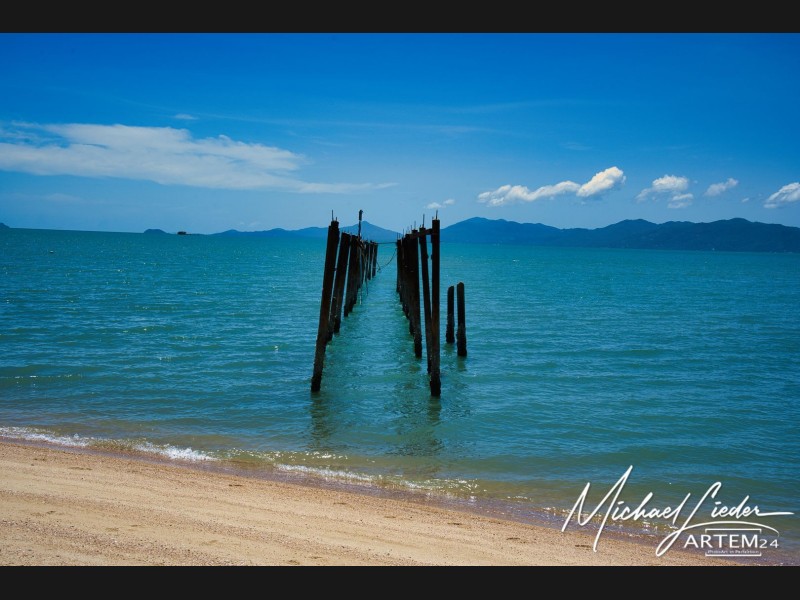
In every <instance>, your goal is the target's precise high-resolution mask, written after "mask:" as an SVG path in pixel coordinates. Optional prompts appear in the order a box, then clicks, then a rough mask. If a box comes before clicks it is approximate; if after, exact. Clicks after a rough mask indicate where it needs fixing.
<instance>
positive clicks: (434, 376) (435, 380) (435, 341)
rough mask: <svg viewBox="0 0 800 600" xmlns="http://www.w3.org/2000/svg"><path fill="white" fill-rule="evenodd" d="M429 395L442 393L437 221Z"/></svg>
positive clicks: (434, 225)
mask: <svg viewBox="0 0 800 600" xmlns="http://www.w3.org/2000/svg"><path fill="white" fill-rule="evenodd" d="M431 225H432V228H431V352H430V363H431V368H430V371H431V395H432V396H435V397H437V398H438V397H439V396H440V395H441V391H442V382H441V374H440V372H439V358H440V355H439V312H440V311H439V309H440V307H441V303H440V299H439V219H433V221H432V222H431Z"/></svg>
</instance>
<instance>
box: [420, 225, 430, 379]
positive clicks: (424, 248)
mask: <svg viewBox="0 0 800 600" xmlns="http://www.w3.org/2000/svg"><path fill="white" fill-rule="evenodd" d="M418 239H419V264H420V268H421V270H422V271H421V272H422V306H423V309H424V311H425V354H426V356H427V357H428V373H430V372H431V333H432V329H431V288H430V281H429V280H428V234H427V231H426V230H425V227H420V228H419V238H418Z"/></svg>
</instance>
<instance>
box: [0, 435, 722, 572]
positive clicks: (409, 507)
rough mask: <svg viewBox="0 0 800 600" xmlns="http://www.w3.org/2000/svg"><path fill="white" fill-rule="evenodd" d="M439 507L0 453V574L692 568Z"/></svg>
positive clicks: (142, 465)
mask: <svg viewBox="0 0 800 600" xmlns="http://www.w3.org/2000/svg"><path fill="white" fill-rule="evenodd" d="M593 542H594V536H593V535H591V534H590V533H589V532H585V531H581V530H578V531H569V530H568V531H567V532H565V533H562V532H561V531H559V530H558V529H555V528H548V527H538V526H532V525H525V524H520V523H517V522H513V521H505V520H501V519H496V518H491V517H486V516H481V515H477V514H471V513H467V512H461V511H458V510H447V509H443V508H441V507H437V506H430V505H428V504H424V503H419V502H413V501H407V500H397V499H388V498H381V497H376V496H372V495H362V494H356V493H351V492H346V491H337V490H331V489H323V488H318V487H312V486H307V485H297V484H289V483H283V482H276V481H269V480H264V479H257V478H251V477H245V476H239V475H232V474H227V473H223V472H214V471H211V470H203V469H196V468H191V467H184V466H181V465H175V464H161V463H158V462H155V461H147V460H141V459H138V458H127V457H124V456H116V455H105V454H98V453H86V452H81V451H76V450H73V449H60V448H53V447H39V446H29V445H24V444H17V443H6V442H2V443H0V565H665V566H666V565H702V566H710V565H714V564H719V565H725V564H729V563H726V562H724V561H714V560H711V559H708V558H705V557H702V556H691V555H687V554H683V553H681V552H679V551H677V550H676V549H673V550H670V551H669V552H667V553H666V554H665V555H664V556H662V557H660V558H659V557H656V556H655V546H648V545H645V544H637V543H633V542H626V541H620V540H615V539H613V538H611V537H606V536H605V535H604V536H603V537H602V538H601V541H600V544H599V546H598V551H597V552H593V551H592V544H593Z"/></svg>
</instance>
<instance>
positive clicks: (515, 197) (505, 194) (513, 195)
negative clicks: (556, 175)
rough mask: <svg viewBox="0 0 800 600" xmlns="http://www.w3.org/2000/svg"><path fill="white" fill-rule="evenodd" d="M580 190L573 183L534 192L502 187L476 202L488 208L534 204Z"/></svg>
mask: <svg viewBox="0 0 800 600" xmlns="http://www.w3.org/2000/svg"><path fill="white" fill-rule="evenodd" d="M580 188H581V186H580V185H578V184H577V183H575V182H574V181H562V182H561V183H557V184H555V185H545V186H542V187H540V188H538V189H536V190H534V191H531V190H529V189H528V188H527V187H525V186H524V185H502V186H500V187H499V188H497V189H496V190H494V191H492V192H482V193H481V194H478V202H484V203H486V204H488V205H489V206H502V205H503V204H512V203H514V202H535V201H536V200H541V199H542V198H552V197H553V196H560V195H561V194H568V193H576V192H577V191H578V190H579V189H580Z"/></svg>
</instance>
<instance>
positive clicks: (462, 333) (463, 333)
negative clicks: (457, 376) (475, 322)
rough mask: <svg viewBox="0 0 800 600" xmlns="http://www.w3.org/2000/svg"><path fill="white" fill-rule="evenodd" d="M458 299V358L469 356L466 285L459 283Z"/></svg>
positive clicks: (457, 288) (457, 287)
mask: <svg viewBox="0 0 800 600" xmlns="http://www.w3.org/2000/svg"><path fill="white" fill-rule="evenodd" d="M456 296H457V297H458V332H457V333H456V348H457V354H458V356H466V355H467V325H466V321H467V319H466V317H465V316H464V283H463V282H461V281H459V282H458V285H457V286H456Z"/></svg>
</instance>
